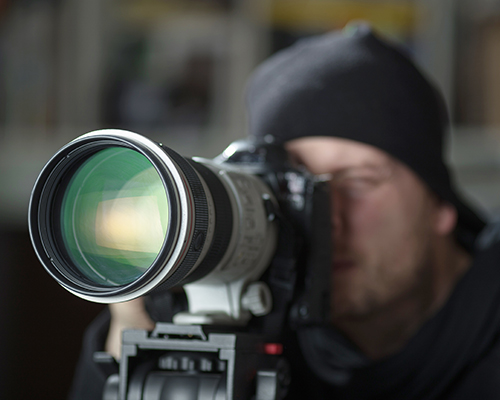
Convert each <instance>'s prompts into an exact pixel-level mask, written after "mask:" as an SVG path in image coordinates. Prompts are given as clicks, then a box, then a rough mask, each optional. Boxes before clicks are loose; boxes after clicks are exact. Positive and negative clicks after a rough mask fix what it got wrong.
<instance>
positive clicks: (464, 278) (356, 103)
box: [74, 26, 500, 400]
mask: <svg viewBox="0 0 500 400" xmlns="http://www.w3.org/2000/svg"><path fill="white" fill-rule="evenodd" d="M248 109H249V121H250V130H251V132H250V133H251V135H254V136H270V137H272V138H273V139H274V140H275V141H278V142H283V143H284V144H285V146H286V147H287V149H288V150H289V152H290V154H291V157H292V158H293V160H294V161H295V162H296V163H298V164H302V165H304V166H306V167H307V168H308V169H309V170H310V171H311V172H313V173H316V174H329V175H330V178H331V179H330V182H331V190H332V200H331V201H332V230H333V243H332V248H333V264H332V297H331V309H332V321H333V326H324V327H318V326H313V327H305V328H301V329H299V330H298V332H296V333H293V334H291V335H290V337H289V341H288V342H287V346H286V352H287V355H288V356H289V358H290V361H291V363H292V367H293V379H292V388H291V390H290V395H289V397H288V398H290V399H302V398H306V397H307V398H314V399H449V400H452V399H453V400H457V399H494V398H495V399H496V398H498V397H499V396H500V344H499V342H498V339H497V338H498V337H500V307H499V301H500V269H499V268H498V265H497V260H498V257H499V256H500V245H498V244H497V243H495V242H494V240H489V241H488V240H487V235H485V234H483V237H482V238H483V239H482V241H481V242H479V241H478V240H477V237H478V235H479V233H480V232H481V231H482V230H483V227H484V223H483V222H482V220H481V219H480V218H479V217H478V216H477V215H476V214H475V213H474V212H473V211H472V210H471V209H470V208H469V207H467V206H466V205H465V204H464V203H463V202H462V201H461V200H460V199H459V197H458V196H457V194H456V192H455V190H454V188H453V186H452V183H451V180H450V177H449V174H448V170H447V168H446V166H445V164H444V163H443V156H442V150H443V149H442V147H443V145H442V142H443V136H444V133H445V130H446V127H447V123H448V121H447V117H446V112H445V108H444V106H443V103H442V99H441V96H440V95H439V94H438V92H437V91H436V90H435V89H434V87H433V86H432V85H431V84H430V83H429V82H428V80H427V79H426V78H425V77H424V76H423V75H422V73H421V72H420V71H418V69H417V68H416V67H415V66H414V65H413V64H412V63H411V61H410V60H409V59H408V58H407V57H406V56H405V55H404V54H403V52H402V51H401V50H400V49H398V48H397V46H396V45H393V44H390V43H387V42H385V41H383V40H381V39H379V38H378V37H377V36H376V35H374V34H373V33H372V32H371V31H370V30H369V29H368V28H366V27H363V26H361V27H358V28H356V29H350V30H345V31H343V32H335V33H331V34H327V35H324V36H320V37H316V38H311V39H307V40H303V41H301V42H299V43H298V44H296V45H294V46H292V47H290V48H288V49H286V50H284V51H282V52H280V53H278V54H277V55H275V56H273V57H272V58H270V59H269V60H268V61H266V62H265V63H264V64H263V65H261V66H260V67H259V68H258V69H257V71H256V73H255V74H254V76H253V78H252V80H251V82H250V86H249V92H248ZM491 237H493V238H494V235H490V238H491ZM478 243H480V245H478ZM130 307H136V311H135V312H132V311H131V309H130ZM111 313H112V316H113V317H112V319H111V327H110V329H109V333H108V335H107V342H106V343H107V344H106V347H107V349H108V351H110V352H112V353H113V354H115V355H116V356H117V357H119V332H120V330H121V329H123V328H127V327H138V328H146V329H147V328H149V327H150V326H151V324H152V321H151V319H150V318H149V316H148V315H147V314H146V312H145V311H144V306H143V303H142V300H136V301H135V302H134V303H131V304H122V305H114V306H113V307H112V308H111ZM96 332H100V334H101V335H102V336H104V335H105V334H106V332H107V321H103V322H102V323H101V324H100V328H99V329H94V333H95V334H93V335H90V336H88V337H87V338H88V339H87V340H93V341H94V342H93V343H94V345H93V349H94V350H98V349H99V348H98V346H99V343H100V345H101V346H102V345H103V342H104V338H102V339H101V341H100V342H99V341H97V340H96V338H97V337H98V334H97V333H96ZM87 347H88V349H87V352H88V354H90V352H91V351H90V349H91V348H92V346H87ZM82 365H84V364H81V368H82ZM88 369H89V368H87V372H85V373H86V374H87V377H89V376H90V375H89V374H90V372H88ZM84 370H85V368H83V369H81V370H80V373H82V374H83V372H82V371H84ZM83 376H84V375H80V379H79V380H77V384H76V386H75V393H76V392H79V391H80V392H81V391H82V390H83V389H82V387H83V386H82V385H80V386H78V382H80V383H81V382H83V381H85V379H84V378H83ZM96 376H97V373H95V374H94V377H96ZM87 379H89V378H87ZM99 379H103V378H102V377H100V378H96V380H99ZM78 388H80V389H78ZM74 398H85V397H78V396H75V397H74Z"/></svg>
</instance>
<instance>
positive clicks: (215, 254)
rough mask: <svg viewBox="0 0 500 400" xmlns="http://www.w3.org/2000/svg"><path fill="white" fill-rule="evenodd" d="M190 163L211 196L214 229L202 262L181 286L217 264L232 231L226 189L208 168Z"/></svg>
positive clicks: (231, 214)
mask: <svg viewBox="0 0 500 400" xmlns="http://www.w3.org/2000/svg"><path fill="white" fill-rule="evenodd" d="M190 163H191V165H192V166H193V167H194V168H195V169H196V170H197V171H198V173H199V174H200V175H201V177H202V178H203V180H204V181H205V183H206V184H207V186H208V188H209V190H210V194H211V195H212V198H213V202H214V208H215V218H214V224H215V229H214V234H213V239H212V243H211V244H210V249H209V250H208V253H207V255H206V256H205V258H204V259H203V262H202V263H201V264H200V265H199V266H198V267H197V268H196V270H195V271H193V273H192V274H191V275H189V276H188V278H187V279H186V280H185V281H183V282H182V284H186V283H189V282H193V281H196V280H198V279H201V278H202V277H204V276H205V275H207V274H208V273H209V272H210V271H212V270H213V269H214V268H215V267H216V266H217V264H219V262H220V260H221V259H222V257H223V256H224V254H225V253H226V250H227V248H228V246H229V242H230V241H231V235H232V231H233V212H232V207H231V200H230V199H229V196H228V194H227V191H226V188H225V187H224V185H223V184H222V182H221V181H220V179H219V178H218V177H217V175H216V174H215V173H214V172H213V171H212V170H211V169H210V168H208V167H206V166H205V165H203V164H201V163H197V162H195V161H193V160H191V161H190Z"/></svg>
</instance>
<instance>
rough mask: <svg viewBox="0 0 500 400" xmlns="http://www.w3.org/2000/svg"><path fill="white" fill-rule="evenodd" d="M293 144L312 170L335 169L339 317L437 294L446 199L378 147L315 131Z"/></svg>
mask: <svg viewBox="0 0 500 400" xmlns="http://www.w3.org/2000/svg"><path fill="white" fill-rule="evenodd" d="M287 148H288V150H289V152H290V153H291V155H292V158H294V159H295V160H296V162H297V163H299V164H302V165H304V166H305V167H307V168H308V169H309V170H310V171H311V172H312V173H314V174H329V175H330V177H331V180H330V182H331V190H332V209H331V211H332V217H331V219H332V228H333V235H332V236H333V263H332V310H333V311H332V313H333V314H332V315H333V318H334V321H337V322H339V321H341V320H342V319H346V318H347V319H352V318H355V319H356V318H360V317H361V318H363V317H369V316H372V315H374V314H377V313H380V312H384V311H390V309H391V307H399V306H397V305H396V304H399V305H403V304H406V305H409V307H414V306H415V305H416V306H417V307H419V306H420V305H422V302H426V301H432V299H430V298H429V297H432V294H431V293H432V292H433V291H434V289H435V288H434V287H433V286H434V281H435V280H436V277H435V276H434V275H433V268H432V267H433V263H434V260H435V257H436V253H437V251H435V250H436V249H435V242H436V240H435V239H436V238H437V237H438V236H439V235H443V234H444V233H445V232H444V230H443V228H442V225H443V224H442V223H441V222H440V221H441V220H442V218H440V215H441V213H443V207H444V206H443V205H442V202H440V201H438V200H437V198H436V197H435V196H434V195H432V194H431V193H430V191H429V190H428V189H427V188H426V186H425V185H424V184H423V182H422V181H421V180H420V179H419V178H418V177H417V176H416V175H415V174H414V173H413V172H412V171H411V170H410V169H409V168H408V167H406V166H404V165H403V164H402V163H400V162H398V161H396V160H395V159H394V158H392V157H390V156H389V155H387V154H386V153H384V152H382V151H380V150H378V149H376V148H375V147H372V146H368V145H365V144H362V143H358V142H354V141H350V140H345V139H338V138H326V137H309V138H301V139H296V140H293V141H290V142H289V143H288V144H287ZM447 207H449V206H447ZM446 233H449V229H448V228H447V232H446ZM427 298H429V299H427ZM400 311H402V310H400Z"/></svg>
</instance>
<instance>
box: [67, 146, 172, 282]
mask: <svg viewBox="0 0 500 400" xmlns="http://www.w3.org/2000/svg"><path fill="white" fill-rule="evenodd" d="M168 223H169V202H168V198H167V193H166V190H165V187H164V185H163V182H162V180H161V178H160V175H159V174H158V172H157V171H156V169H155V168H154V167H153V165H152V164H151V162H150V161H149V160H148V158H147V157H145V156H144V155H142V154H141V153H139V152H137V151H134V150H131V149H128V148H124V147H111V148H107V149H104V150H101V151H98V152H97V153H95V154H93V155H92V156H91V157H90V158H88V159H87V160H86V161H84V163H83V164H82V165H81V166H80V167H79V168H78V170H77V171H76V172H75V173H74V174H73V176H72V178H71V180H70V182H69V184H68V185H67V187H66V190H65V192H64V195H63V199H62V205H61V211H60V227H61V233H62V239H63V243H64V246H65V251H66V253H67V254H68V256H69V258H70V259H71V261H72V262H73V263H74V265H75V266H76V267H77V268H78V270H79V272H80V273H82V274H83V275H84V276H85V277H86V278H88V279H89V280H90V281H91V282H92V283H97V284H99V285H103V286H108V287H113V286H120V285H126V284H129V283H131V282H133V281H135V280H136V279H137V278H138V277H139V276H141V275H142V274H143V273H144V272H145V271H146V270H147V269H148V268H149V267H150V266H151V264H152V263H153V262H154V260H155V259H156V257H157V256H158V254H159V252H160V250H161V248H162V246H163V243H164V240H165V236H166V234H167V229H168Z"/></svg>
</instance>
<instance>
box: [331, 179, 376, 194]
mask: <svg viewBox="0 0 500 400" xmlns="http://www.w3.org/2000/svg"><path fill="white" fill-rule="evenodd" d="M381 181H382V180H381V179H377V177H375V176H351V177H344V178H342V179H339V180H337V181H336V182H333V185H334V189H336V190H338V191H340V193H342V194H344V195H346V196H349V197H360V196H363V195H366V194H368V193H370V192H371V191H373V190H374V189H375V188H377V187H378V186H379V185H380V183H381Z"/></svg>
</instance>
